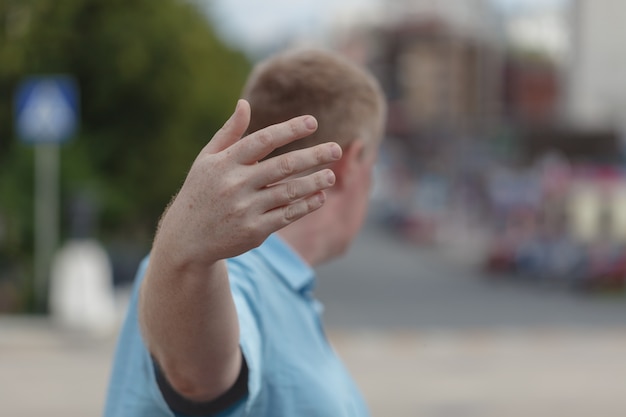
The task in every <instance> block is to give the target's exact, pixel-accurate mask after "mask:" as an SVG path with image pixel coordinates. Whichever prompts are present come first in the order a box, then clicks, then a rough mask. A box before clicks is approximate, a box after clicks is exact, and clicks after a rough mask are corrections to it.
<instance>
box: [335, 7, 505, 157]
mask: <svg viewBox="0 0 626 417" xmlns="http://www.w3.org/2000/svg"><path fill="white" fill-rule="evenodd" d="M499 39H500V37H499V35H498V26H497V21H496V18H495V12H494V10H493V7H492V3H491V2H490V1H486V0H471V1H463V2H458V1H422V0H417V1H404V0H394V1H388V2H385V7H384V9H381V13H380V17H379V20H378V22H377V24H376V25H370V26H369V28H364V29H362V30H360V31H358V32H356V34H355V32H353V33H352V35H351V37H349V38H344V39H343V40H342V41H343V44H342V45H341V48H342V49H343V50H344V52H346V53H347V54H348V55H350V56H352V57H353V58H356V59H358V60H361V61H365V62H366V63H368V64H369V65H370V67H371V68H372V70H373V72H374V73H375V74H376V75H377V77H378V78H379V80H380V81H381V83H382V85H383V88H384V89H385V93H386V95H387V97H388V99H389V118H388V134H389V135H390V137H392V138H395V139H396V140H397V141H398V142H401V143H402V145H403V146H404V147H406V148H408V154H409V155H411V156H412V157H413V158H411V159H414V158H420V157H421V158H426V159H428V160H431V161H432V160H434V159H440V158H439V157H442V156H443V155H445V154H449V153H450V152H449V151H450V149H451V148H454V147H455V146H456V145H455V143H458V142H459V141H467V140H470V139H471V138H476V137H478V136H481V135H483V134H484V132H485V131H487V130H488V129H489V128H490V127H491V126H492V125H494V124H495V123H496V122H497V119H498V118H499V113H500V105H501V102H502V100H501V95H502V92H501V87H502V83H501V82H500V80H501V78H502V63H503V62H502V56H503V55H502V52H501V43H500V41H499ZM435 155H436V156H437V157H436V158H433V157H434V156H435Z"/></svg>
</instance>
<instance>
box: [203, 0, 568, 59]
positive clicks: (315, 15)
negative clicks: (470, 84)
mask: <svg viewBox="0 0 626 417" xmlns="http://www.w3.org/2000/svg"><path fill="white" fill-rule="evenodd" d="M195 1H197V2H198V3H200V5H201V6H202V7H204V8H205V9H206V10H208V11H209V12H210V14H211V15H212V16H213V21H214V23H215V25H216V27H217V29H218V31H219V32H220V33H221V34H222V36H224V37H225V38H226V40H227V41H228V42H229V43H231V44H232V45H233V46H236V47H240V48H243V49H244V50H246V51H248V52H250V53H254V51H255V50H259V49H263V48H266V47H268V46H272V45H273V44H276V42H279V41H281V40H283V39H285V38H287V39H294V38H296V39H297V38H303V39H304V38H306V39H319V38H321V37H323V36H324V35H325V34H327V33H328V31H329V28H330V27H331V26H332V23H333V22H336V21H337V20H345V19H348V18H352V19H354V18H355V17H365V16H367V14H368V13H369V14H372V13H376V11H377V10H380V7H384V5H385V1H388V2H389V1H390V0H262V1H261V0H195ZM433 1H438V0H433ZM439 1H440V0H439ZM454 1H464V0H454ZM491 1H492V2H493V3H494V4H495V5H496V7H498V8H500V9H501V10H503V11H504V12H505V13H516V12H523V11H527V10H529V9H534V8H537V7H552V6H554V5H557V6H559V5H563V4H565V3H567V2H568V1H569V0H491Z"/></svg>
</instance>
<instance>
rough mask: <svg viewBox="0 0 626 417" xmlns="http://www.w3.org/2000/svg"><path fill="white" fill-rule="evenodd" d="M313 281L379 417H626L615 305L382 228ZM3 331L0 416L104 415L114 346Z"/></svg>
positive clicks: (0, 325)
mask: <svg viewBox="0 0 626 417" xmlns="http://www.w3.org/2000/svg"><path fill="white" fill-rule="evenodd" d="M319 275H320V276H319V287H318V290H317V294H318V296H319V297H320V299H321V300H322V301H323V302H324V304H325V314H324V317H325V319H326V322H327V324H328V335H329V338H330V340H331V342H332V343H333V345H334V346H335V348H336V349H337V350H338V352H339V354H340V355H341V356H342V358H343V359H344V360H345V361H346V364H347V366H348V367H349V368H350V370H351V371H352V372H353V374H354V376H355V378H356V379H357V382H358V383H359V385H360V387H361V389H362V390H363V392H364V394H365V396H366V398H367V400H368V403H369V405H370V407H371V410H372V413H373V415H374V416H378V417H384V416H389V415H394V416H406V417H409V416H458V417H464V416H470V417H471V416H481V417H482V416H494V417H495V416H527V415H533V416H545V417H552V416H566V415H567V416H589V415H602V416H622V415H623V414H624V413H625V412H626V398H625V397H624V396H623V392H622V391H623V381H624V379H625V378H626V363H625V362H624V360H623V356H624V351H626V326H624V317H625V314H626V304H625V303H624V302H623V299H622V298H621V297H615V296H614V295H609V296H598V297H589V296H584V295H578V296H576V295H572V294H565V293H563V292H562V291H559V290H557V289H551V290H548V291H545V290H539V289H537V288H533V287H532V286H529V285H527V284H523V283H519V282H497V283H496V282H493V281H490V279H489V277H487V276H485V275H482V274H480V273H479V272H477V271H474V272H471V271H468V267H467V265H462V264H460V263H459V262H458V261H451V260H450V259H449V258H447V257H446V256H444V254H443V253H442V252H441V251H433V250H430V249H419V248H414V247H410V246H407V245H406V244H404V243H403V242H402V241H400V240H398V239H397V237H394V236H392V235H390V234H389V233H388V231H385V230H381V229H380V228H379V227H378V226H376V225H369V226H368V227H367V228H366V229H365V230H364V231H363V233H362V234H361V235H360V237H359V239H358V240H357V242H356V243H355V246H354V247H353V248H352V250H351V251H350V253H349V254H348V256H347V258H346V259H343V260H341V261H337V262H335V263H333V264H329V265H327V266H325V267H323V268H322V269H320V271H319ZM123 297H124V294H123V293H122V294H120V301H121V302H123ZM121 305H122V304H121ZM0 334H2V338H1V339H0V352H1V353H2V354H1V355H0V369H2V372H1V373H0V386H1V387H2V394H1V396H2V399H1V401H0V404H1V405H0V414H2V415H3V416H4V415H6V416H16V417H18V416H37V415H41V414H42V413H45V414H46V415H49V416H53V417H55V416H59V417H60V416H74V415H75V416H86V415H98V414H99V413H100V411H101V408H102V404H103V401H104V394H105V390H106V383H107V377H108V372H109V365H110V360H111V355H112V352H113V349H114V337H104V338H97V339H94V338H93V337H86V336H85V335H84V334H82V333H79V334H76V333H73V332H69V331H67V330H63V329H61V328H60V327H58V325H54V324H53V323H51V322H50V321H49V320H48V319H43V318H25V317H3V318H0Z"/></svg>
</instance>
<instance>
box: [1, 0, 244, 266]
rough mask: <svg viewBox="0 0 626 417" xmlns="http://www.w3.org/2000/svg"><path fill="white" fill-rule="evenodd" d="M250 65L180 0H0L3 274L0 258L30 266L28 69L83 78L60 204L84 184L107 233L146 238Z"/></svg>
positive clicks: (64, 164)
mask: <svg viewBox="0 0 626 417" xmlns="http://www.w3.org/2000/svg"><path fill="white" fill-rule="evenodd" d="M249 68H250V63H249V62H248V60H247V59H246V58H245V56H244V55H243V54H242V53H241V52H239V51H235V50H232V49H229V48H228V47H227V46H225V45H224V44H223V42H222V41H221V40H220V39H219V38H218V37H217V36H216V34H215V33H214V32H213V30H212V28H211V26H210V24H209V22H208V20H207V19H206V17H205V16H203V15H202V14H201V13H200V12H199V11H198V10H196V8H195V7H194V6H193V5H192V4H190V3H188V2H186V1H183V0H159V1H154V0H131V1H128V0H56V1H49V0H0V274H2V259H4V264H5V266H6V265H7V264H11V265H15V264H16V263H17V264H24V265H27V264H28V262H29V253H32V232H33V231H32V220H31V219H32V189H33V186H32V170H33V161H32V159H33V158H32V149H31V148H30V147H29V146H28V145H24V144H21V143H19V142H18V141H17V139H16V138H15V137H14V133H13V126H12V116H11V114H12V111H11V108H12V103H11V100H12V95H13V92H14V90H15V88H16V86H17V85H18V83H19V81H20V80H21V79H22V78H23V77H25V76H29V75H38V74H56V73H63V74H71V75H73V76H74V77H75V78H76V80H77V83H78V85H79V87H80V90H81V93H80V94H81V127H80V132H79V134H78V135H77V137H76V138H74V140H72V141H70V142H69V143H67V144H65V145H64V146H63V149H62V190H63V196H64V199H63V201H64V202H65V203H66V202H67V201H68V199H69V198H70V197H71V196H72V195H74V194H75V193H78V192H85V191H86V192H88V193H89V194H90V195H91V196H92V197H94V198H95V199H96V200H97V203H98V204H99V206H100V211H99V212H100V214H101V217H100V237H101V238H102V239H104V240H105V241H113V240H119V239H124V240H127V241H128V240H131V241H134V242H137V243H139V244H143V245H145V246H147V245H148V243H149V240H150V237H151V234H152V231H153V229H154V227H155V224H156V222H157V220H158V216H159V215H160V212H161V211H162V209H163V207H164V205H165V204H166V203H167V202H168V200H169V199H170V198H171V196H172V194H173V193H174V192H175V191H176V190H177V188H178V187H179V186H180V184H181V182H182V180H183V179H184V176H185V173H186V171H187V169H188V167H189V165H190V164H191V162H192V160H193V158H194V157H195V155H196V154H197V152H198V151H199V150H200V149H201V147H202V146H203V145H204V144H205V143H206V141H207V140H208V139H210V137H211V136H212V135H213V133H214V132H215V131H216V130H217V129H218V128H219V127H220V126H221V124H222V123H223V121H224V120H225V119H226V118H227V117H228V116H229V114H230V112H231V110H232V108H233V107H234V104H235V101H236V98H237V97H238V95H239V92H240V89H241V86H242V84H243V82H244V79H245V76H246V74H247V72H248V70H249ZM2 224H4V228H3V226H2ZM3 230H4V232H3ZM13 269H15V268H13ZM19 269H20V270H27V267H24V268H19ZM7 270H8V269H7V268H5V271H7ZM1 277H2V276H1V275H0V278H1Z"/></svg>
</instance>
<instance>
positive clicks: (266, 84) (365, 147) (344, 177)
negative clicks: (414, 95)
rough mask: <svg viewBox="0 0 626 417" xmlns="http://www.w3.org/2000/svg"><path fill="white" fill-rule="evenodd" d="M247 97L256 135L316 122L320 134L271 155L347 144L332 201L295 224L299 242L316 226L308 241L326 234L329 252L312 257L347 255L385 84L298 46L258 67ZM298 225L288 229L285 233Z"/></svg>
mask: <svg viewBox="0 0 626 417" xmlns="http://www.w3.org/2000/svg"><path fill="white" fill-rule="evenodd" d="M243 98H245V99H247V100H248V101H249V103H250V107H251V112H252V114H251V121H250V125H249V128H248V131H249V132H254V131H257V130H259V129H262V128H264V127H267V126H270V125H273V124H276V123H280V122H283V121H285V120H288V119H291V118H292V117H296V116H300V115H303V114H309V115H312V116H314V117H315V118H316V119H317V122H318V129H317V131H316V132H315V133H314V134H312V135H311V136H309V137H307V138H304V139H300V140H297V141H295V142H292V143H290V144H289V145H287V146H284V147H282V148H279V149H277V150H275V151H274V152H273V153H272V154H270V155H269V156H268V158H271V157H273V156H276V155H279V154H282V153H287V152H290V151H293V150H296V149H301V148H307V147H310V146H313V145H317V144H320V143H324V142H329V141H333V142H337V143H338V144H339V145H340V146H341V147H342V149H343V157H342V159H341V160H340V161H339V162H337V163H335V164H334V165H333V166H331V168H332V170H333V171H334V172H335V176H336V183H335V185H334V187H333V188H331V189H330V190H327V201H326V204H325V206H324V207H322V208H321V209H320V210H318V211H317V212H315V213H313V214H311V215H309V216H307V217H306V218H305V219H303V220H304V221H302V220H301V221H299V222H296V223H294V225H292V226H294V227H296V228H298V230H297V233H294V234H293V236H295V238H294V239H297V237H298V236H300V235H302V233H301V232H302V229H303V228H304V229H306V228H307V227H309V228H308V229H307V230H306V231H305V234H306V236H307V237H308V240H307V242H306V243H305V244H309V243H310V242H311V241H315V239H314V238H312V236H313V235H314V234H315V233H318V232H319V233H318V235H320V236H322V238H321V240H323V242H322V243H320V244H319V245H317V246H320V247H323V250H322V251H321V253H320V251H318V253H317V254H315V255H312V256H311V257H310V259H309V261H310V262H312V263H318V262H323V261H325V260H328V259H331V258H333V257H335V256H338V255H339V254H341V253H343V252H344V251H345V250H346V249H347V247H348V246H349V244H350V242H351V241H352V239H353V238H354V236H355V235H356V233H357V231H358V230H359V229H360V227H361V224H362V222H363V219H364V217H365V212H366V208H367V203H368V199H369V198H368V197H369V190H370V183H371V173H372V168H373V164H374V161H375V159H376V156H377V154H378V148H379V144H380V141H381V139H382V135H383V129H384V122H385V115H386V101H385V99H384V96H383V93H382V90H381V88H380V86H379V84H378V82H377V81H376V79H375V78H374V77H373V76H372V75H371V74H370V73H369V72H367V71H366V70H365V69H364V68H362V67H360V66H359V65H357V64H355V63H353V62H351V61H349V60H347V59H346V58H343V57H341V56H340V55H338V54H336V53H333V52H329V51H322V50H317V49H316V50H310V49H308V50H295V51H288V52H285V53H282V54H278V55H275V56H273V57H271V58H269V59H267V60H265V61H263V62H261V63H260V64H258V65H257V66H256V67H255V68H254V70H253V71H252V73H251V75H250V77H249V79H248V82H247V84H246V86H245V88H244V91H243ZM306 219H308V220H306ZM292 230H294V229H293V228H287V229H285V230H283V231H281V233H282V234H283V236H285V234H289V233H290V231H292ZM292 240H293V239H292ZM291 243H292V244H294V242H293V241H292V242H291ZM295 246H298V245H297V243H296V244H295ZM301 249H302V248H301ZM312 252H315V250H313V251H312ZM301 254H302V253H301Z"/></svg>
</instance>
